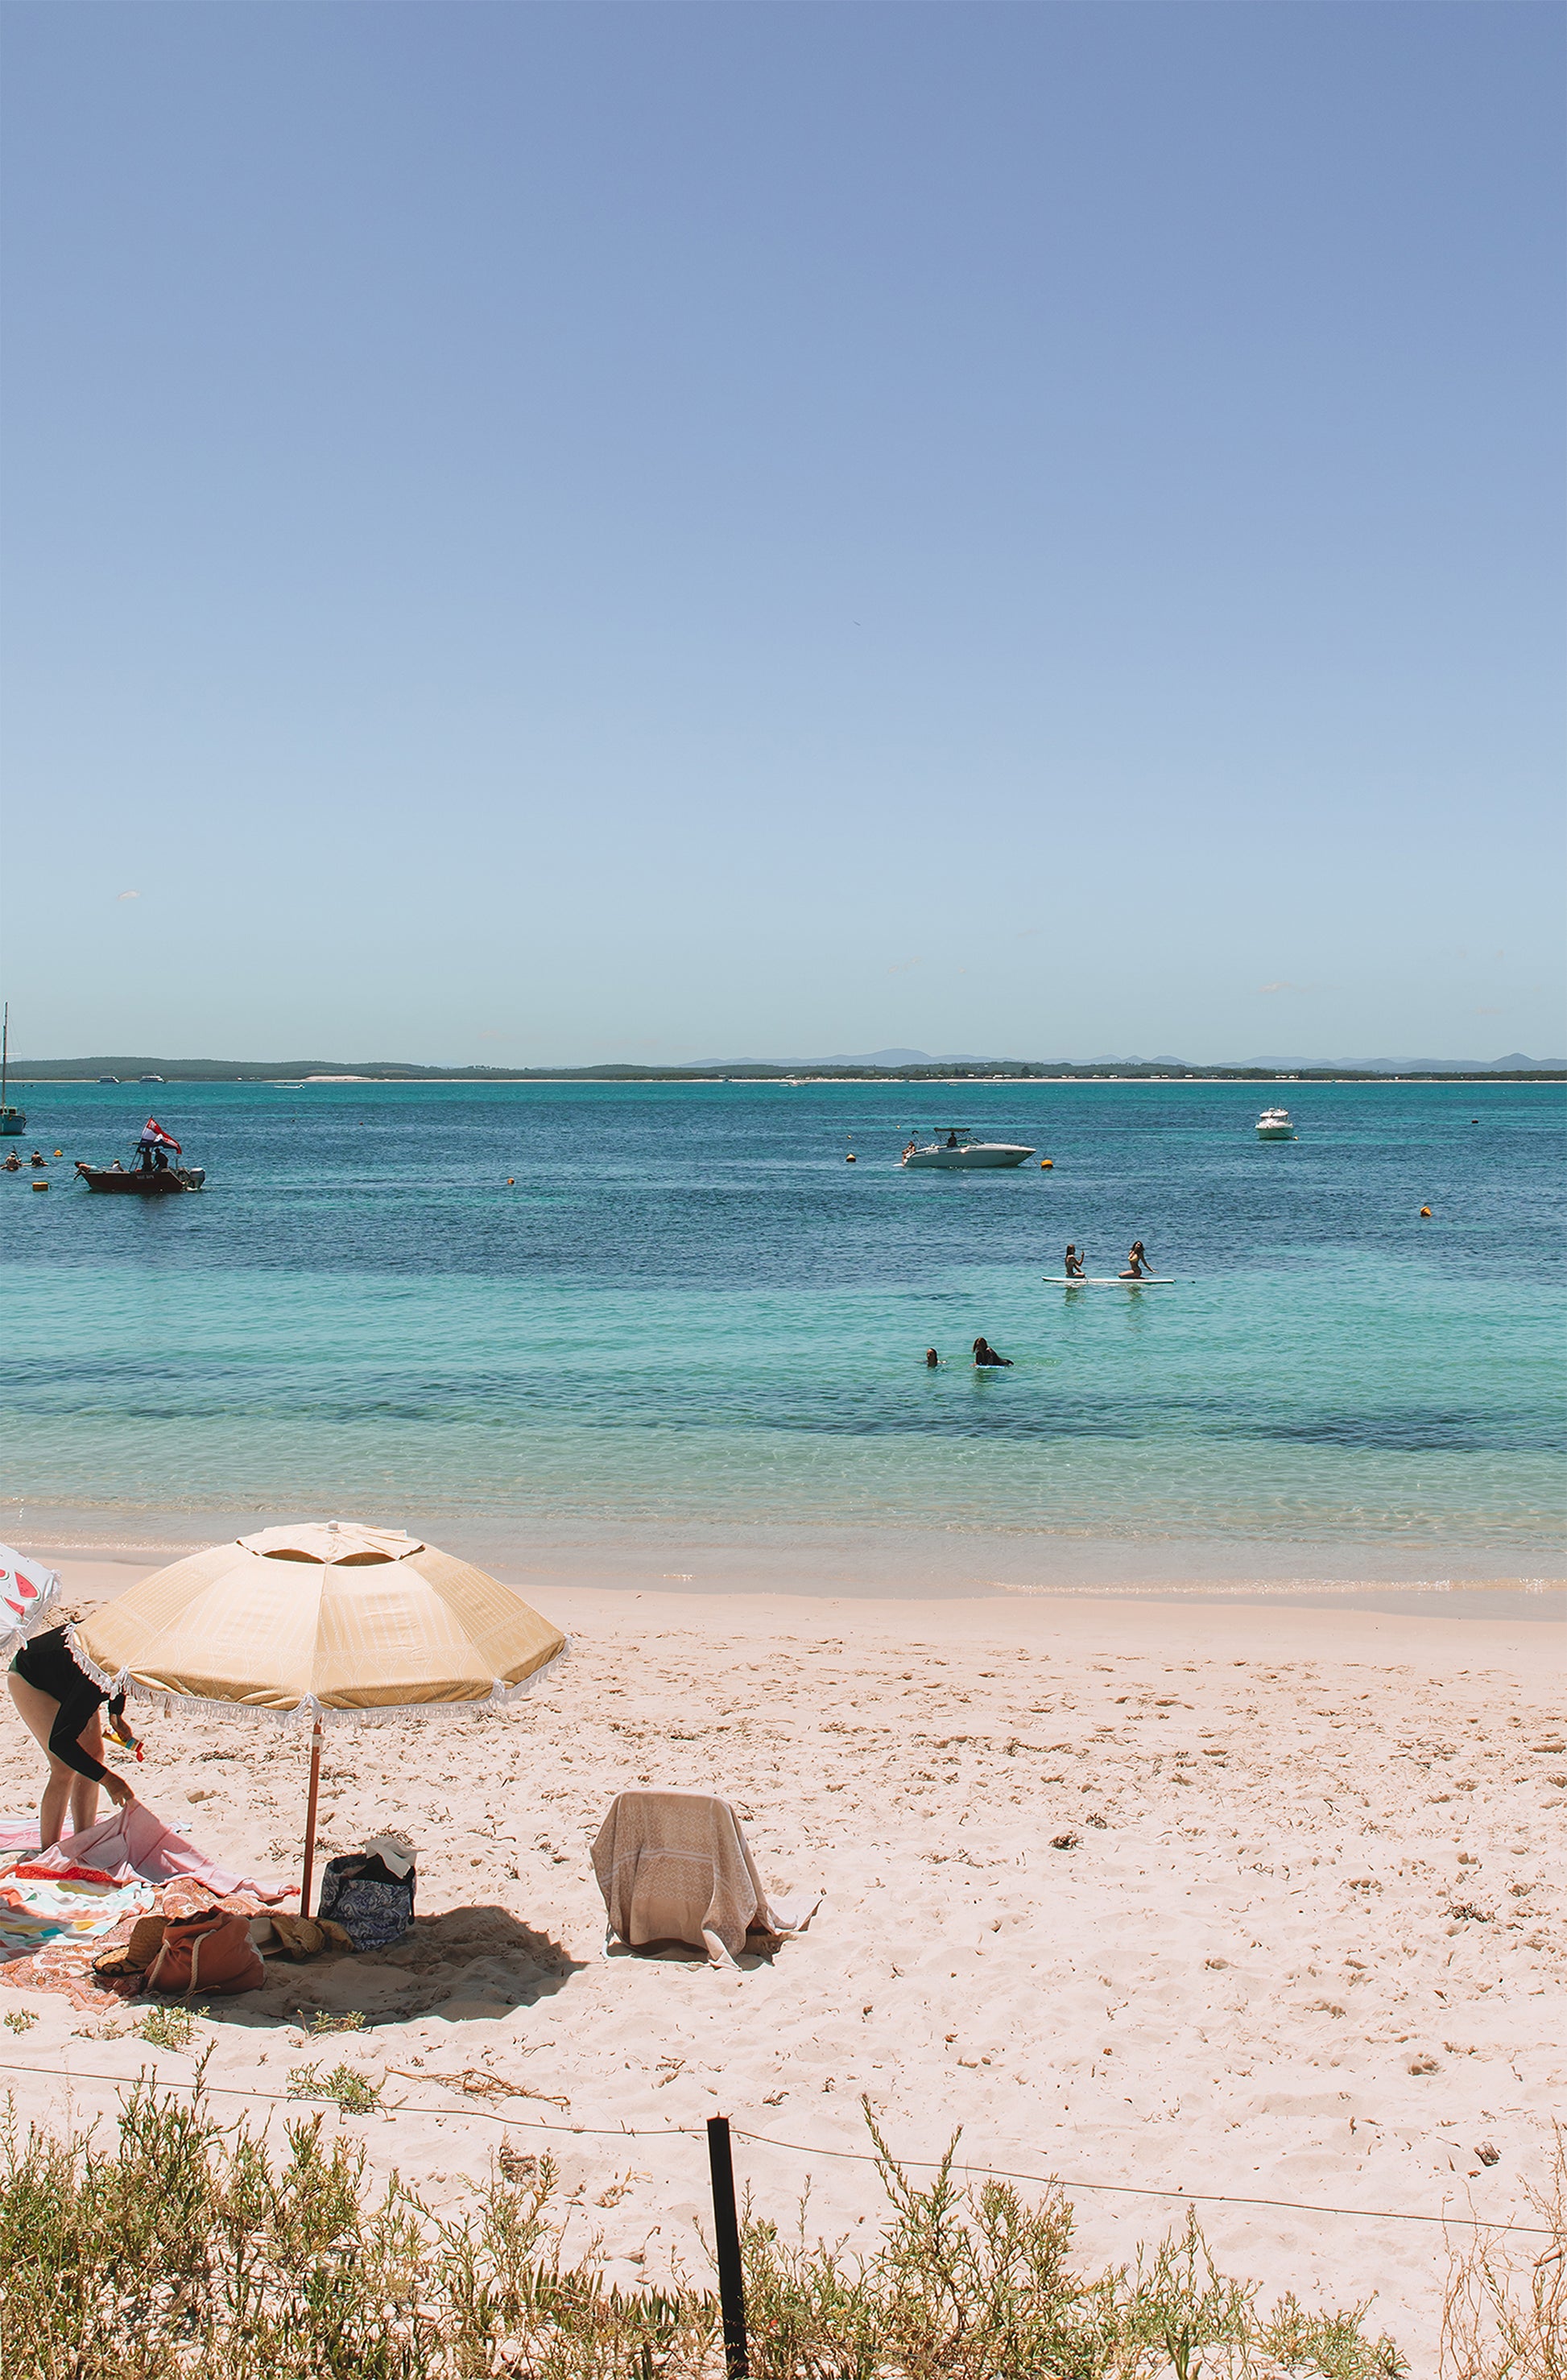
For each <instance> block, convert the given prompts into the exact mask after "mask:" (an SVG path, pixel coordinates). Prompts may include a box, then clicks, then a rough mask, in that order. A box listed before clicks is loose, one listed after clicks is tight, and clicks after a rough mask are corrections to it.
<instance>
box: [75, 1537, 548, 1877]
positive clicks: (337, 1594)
mask: <svg viewBox="0 0 1567 2380" xmlns="http://www.w3.org/2000/svg"><path fill="white" fill-rule="evenodd" d="M71 1643H72V1645H73V1647H74V1649H75V1651H76V1655H77V1658H78V1659H79V1661H80V1663H81V1666H82V1667H83V1669H84V1670H88V1671H89V1672H90V1674H91V1676H92V1678H93V1679H94V1680H95V1681H96V1682H97V1683H98V1684H99V1685H101V1686H103V1688H104V1689H105V1690H106V1691H107V1692H108V1693H110V1694H128V1695H129V1696H130V1697H131V1698H132V1699H133V1700H135V1701H139V1702H146V1703H152V1704H153V1705H156V1706H161V1707H162V1708H163V1709H164V1711H170V1710H199V1711H207V1712H213V1711H217V1712H223V1713H225V1714H229V1715H232V1716H237V1717H249V1718H270V1719H273V1720H274V1721H277V1722H280V1723H282V1724H284V1725H285V1726H293V1727H297V1728H299V1729H300V1730H304V1729H307V1728H308V1729H309V1730H310V1792H309V1799H308V1802H307V1804H306V1810H305V1864H304V1878H303V1882H302V1884H301V1887H300V1893H299V1913H300V1915H301V1916H305V1917H308V1916H309V1915H310V1881H311V1874H312V1868H313V1864H314V1857H315V1824H316V1797H317V1793H318V1791H319V1790H320V1785H321V1750H322V1730H323V1729H325V1728H328V1727H332V1726H341V1725H353V1724H356V1723H358V1724H362V1723H364V1722H365V1721H366V1720H370V1719H377V1718H388V1717H390V1716H392V1715H394V1714H396V1715H400V1716H402V1717H404V1718H409V1717H429V1716H433V1715H436V1714H438V1713H441V1712H444V1711H462V1710H467V1711H472V1710H474V1709H481V1708H494V1707H497V1706H500V1705H502V1704H505V1703H510V1702H514V1701H516V1698H517V1696H518V1695H520V1694H526V1693H527V1692H528V1689H529V1688H530V1687H531V1686H533V1685H534V1684H536V1683H537V1682H538V1680H539V1679H540V1678H541V1677H542V1676H543V1674H544V1672H545V1670H547V1669H549V1668H550V1667H551V1665H552V1663H553V1662H555V1661H557V1660H559V1659H560V1658H561V1657H562V1656H563V1655H564V1654H565V1652H566V1651H567V1650H568V1649H569V1646H568V1640H567V1639H566V1637H565V1635H563V1634H562V1633H561V1631H560V1630H559V1629H558V1628H556V1627H555V1626H554V1625H553V1622H552V1621H548V1620H545V1619H542V1618H541V1616H540V1614H539V1613H538V1612H537V1611H535V1610H533V1609H531V1607H530V1606H529V1605H528V1604H526V1603H524V1602H523V1600H522V1598H521V1597H520V1596H518V1595H515V1594H514V1593H513V1592H512V1590H511V1588H510V1587H506V1586H502V1585H499V1584H498V1583H497V1581H496V1580H494V1579H492V1578H490V1577H488V1576H487V1575H486V1574H485V1573H484V1572H483V1571H481V1570H476V1569H475V1567H474V1565H473V1564H472V1563H471V1562H467V1561H464V1560H461V1559H460V1557H459V1556H457V1555H456V1554H447V1553H442V1552H441V1551H440V1550H439V1549H438V1548H436V1547H434V1546H430V1545H426V1544H424V1543H423V1542H422V1541H421V1540H420V1539H419V1538H418V1537H410V1536H405V1535H404V1534H403V1532H402V1531H401V1530H400V1529H376V1528H370V1527H368V1526H366V1525H365V1524H362V1523H360V1522H358V1521H325V1522H322V1521H310V1522H305V1523H302V1524H297V1525H295V1526H293V1527H289V1528H278V1529H261V1530H259V1531H258V1532H257V1534H256V1535H255V1536H249V1537H238V1538H232V1539H230V1540H229V1541H228V1543H226V1544H225V1545H218V1546H208V1547H207V1548H206V1549H205V1550H204V1551H203V1552H201V1553H197V1554H188V1555H187V1556H186V1558H185V1560H183V1561H176V1562H171V1563H170V1564H169V1566H168V1568H167V1569H166V1570H160V1571H155V1572H154V1573H153V1574H152V1577H151V1578H144V1579H143V1580H142V1581H141V1582H140V1585H137V1586H133V1587H128V1589H127V1590H126V1592H125V1594H123V1595H120V1596H116V1597H115V1600H114V1601H113V1602H112V1603H106V1604H103V1606H101V1608H100V1609H98V1610H96V1611H95V1612H93V1613H92V1614H91V1618H90V1619H88V1620H85V1621H82V1622H80V1624H79V1626H78V1627H76V1628H75V1629H73V1631H72V1632H71Z"/></svg>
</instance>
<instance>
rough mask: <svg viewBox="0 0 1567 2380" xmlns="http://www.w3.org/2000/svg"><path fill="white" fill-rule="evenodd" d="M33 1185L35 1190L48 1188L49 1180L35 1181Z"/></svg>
mask: <svg viewBox="0 0 1567 2380" xmlns="http://www.w3.org/2000/svg"><path fill="white" fill-rule="evenodd" d="M32 1186H33V1188H34V1189H35V1190H47V1189H48V1187H49V1184H47V1182H35V1183H34V1184H33V1185H32Z"/></svg>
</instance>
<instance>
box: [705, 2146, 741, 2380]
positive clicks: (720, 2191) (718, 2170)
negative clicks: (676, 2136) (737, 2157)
mask: <svg viewBox="0 0 1567 2380" xmlns="http://www.w3.org/2000/svg"><path fill="white" fill-rule="evenodd" d="M708 2163H709V2165H710V2166H711V2168H712V2230H713V2245H714V2247H715V2248H716V2249H717V2251H718V2301H719V2304H720V2306H721V2307H722V2309H723V2369H724V2373H725V2374H726V2375H727V2380H749V2374H750V2369H751V2365H750V2359H749V2357H748V2356H747V2352H746V2283H745V2276H744V2274H743V2273H742V2271H741V2268H740V2225H739V2221H738V2219H737V2217H736V2216H735V2161H734V2159H733V2157H732V2156H731V2155H730V2153H729V2119H728V2117H727V2116H710V2117H709V2118H708Z"/></svg>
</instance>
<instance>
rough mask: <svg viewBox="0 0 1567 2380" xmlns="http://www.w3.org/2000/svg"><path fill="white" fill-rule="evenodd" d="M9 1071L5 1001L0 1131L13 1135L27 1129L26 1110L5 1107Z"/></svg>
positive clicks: (8, 1016)
mask: <svg viewBox="0 0 1567 2380" xmlns="http://www.w3.org/2000/svg"><path fill="white" fill-rule="evenodd" d="M10 1071H11V1003H10V1002H9V1001H7V1002H6V1012H5V1019H4V1022H0V1132H8V1133H11V1134H13V1135H15V1134H18V1133H23V1132H25V1131H26V1130H27V1111H26V1110H25V1109H23V1108H12V1107H7V1106H6V1088H7V1083H6V1077H7V1075H9V1074H10Z"/></svg>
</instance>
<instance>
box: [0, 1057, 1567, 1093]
mask: <svg viewBox="0 0 1567 2380" xmlns="http://www.w3.org/2000/svg"><path fill="white" fill-rule="evenodd" d="M954 1074H964V1075H973V1076H975V1077H979V1078H982V1077H984V1076H986V1075H1065V1076H1083V1077H1087V1078H1090V1079H1091V1078H1094V1077H1099V1078H1102V1077H1103V1076H1105V1075H1115V1076H1117V1077H1119V1078H1120V1079H1122V1080H1131V1079H1136V1077H1139V1076H1145V1077H1146V1076H1149V1075H1153V1076H1160V1077H1165V1076H1175V1077H1179V1076H1183V1075H1206V1076H1215V1077H1219V1078H1221V1079H1230V1080H1235V1081H1246V1080H1274V1079H1276V1078H1277V1077H1278V1076H1279V1075H1289V1076H1292V1077H1294V1076H1302V1077H1313V1076H1316V1077H1328V1078H1337V1079H1340V1080H1342V1079H1344V1078H1346V1077H1358V1078H1360V1079H1362V1080H1375V1079H1376V1078H1377V1077H1379V1076H1380V1075H1434V1076H1441V1075H1455V1076H1465V1077H1468V1078H1470V1079H1473V1078H1475V1077H1477V1076H1482V1075H1496V1076H1504V1075H1550V1076H1560V1075H1567V1059H1564V1058H1526V1057H1524V1056H1523V1055H1522V1053H1521V1052H1518V1051H1514V1052H1513V1053H1512V1056H1511V1057H1507V1058H1331V1059H1320V1058H1318V1059H1311V1058H1251V1059H1246V1060H1242V1061H1235V1060H1229V1061H1220V1062H1211V1061H1207V1062H1199V1061H1197V1060H1193V1059H1189V1058H1136V1057H1132V1058H1087V1059H1084V1058H979V1057H975V1056H972V1055H970V1054H968V1053H964V1054H961V1055H956V1056H953V1057H946V1058H932V1057H929V1056H928V1055H927V1054H926V1053H925V1052H924V1051H923V1050H872V1051H871V1052H870V1053H869V1055H866V1056H861V1057H852V1058H851V1057H837V1058H796V1059H794V1060H790V1061H783V1060H779V1059H754V1058H722V1059H710V1060H709V1061H708V1062H706V1063H705V1064H695V1063H686V1064H685V1065H672V1066H636V1065H629V1064H619V1065H615V1064H610V1065H602V1066H416V1065H411V1064H409V1063H408V1062H407V1061H406V1060H398V1059H389V1058H359V1059H345V1058H285V1059H269V1060H250V1059H241V1058H33V1059H29V1060H27V1061H25V1062H24V1061H22V1060H16V1061H13V1062H12V1067H11V1081H12V1083H13V1084H14V1085H18V1086H20V1085H23V1084H26V1083H37V1082H57V1083H58V1082H95V1081H97V1080H98V1079H99V1078H100V1077H102V1076H104V1075H113V1076H115V1079H116V1080H117V1081H118V1083H120V1084H121V1085H122V1086H123V1087H125V1088H126V1089H128V1090H133V1089H145V1090H147V1091H149V1092H152V1091H155V1090H156V1088H157V1085H155V1084H151V1083H146V1082H143V1081H141V1080H140V1079H139V1078H140V1077H144V1076H146V1075H158V1076H161V1077H162V1079H163V1080H164V1082H169V1083H266V1082H279V1081H282V1082H300V1081H308V1080H309V1079H310V1076H311V1075H314V1076H316V1077H317V1078H318V1079H320V1078H326V1079H328V1080H330V1079H332V1078H336V1079H337V1080H339V1081H345V1080H347V1081H354V1080H358V1081H359V1082H367V1083H389V1082H391V1083H395V1082H404V1083H443V1082H445V1083H498V1082H499V1083H516V1082H680V1081H683V1080H688V1079H690V1078H691V1077H693V1076H705V1077H711V1076H713V1075H728V1076H731V1077H733V1076H735V1075H746V1076H749V1077H751V1078H753V1079H756V1080H759V1081H771V1080H775V1079H776V1078H777V1077H778V1076H779V1075H847V1076H849V1077H851V1078H854V1079H857V1080H872V1081H886V1080H892V1079H901V1080H905V1081H915V1082H917V1081H920V1080H923V1079H927V1078H929V1077H930V1076H934V1075H954Z"/></svg>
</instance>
